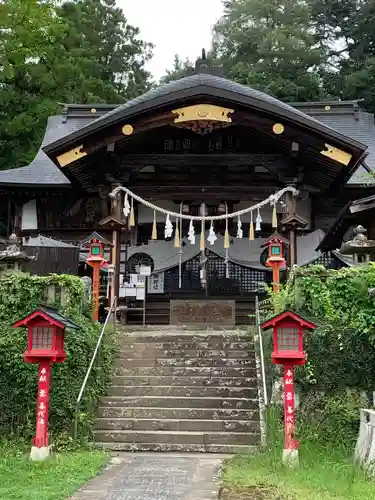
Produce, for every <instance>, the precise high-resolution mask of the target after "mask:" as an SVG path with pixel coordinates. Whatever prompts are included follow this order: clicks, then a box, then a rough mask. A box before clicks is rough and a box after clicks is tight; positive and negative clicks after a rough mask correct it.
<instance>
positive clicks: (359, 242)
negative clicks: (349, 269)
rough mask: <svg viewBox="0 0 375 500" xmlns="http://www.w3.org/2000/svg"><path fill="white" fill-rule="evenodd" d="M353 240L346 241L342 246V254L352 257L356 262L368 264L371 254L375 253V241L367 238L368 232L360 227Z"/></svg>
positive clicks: (357, 228)
mask: <svg viewBox="0 0 375 500" xmlns="http://www.w3.org/2000/svg"><path fill="white" fill-rule="evenodd" d="M353 233H354V237H353V239H352V240H349V241H346V242H345V243H343V244H342V245H341V248H340V253H342V254H343V255H352V256H353V260H354V262H356V263H358V262H368V261H369V260H370V255H371V253H373V252H375V240H369V239H368V238H367V235H366V233H367V230H366V229H365V228H364V227H363V226H361V225H359V226H357V227H356V228H355V229H354V230H353Z"/></svg>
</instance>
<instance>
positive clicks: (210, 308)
mask: <svg viewBox="0 0 375 500" xmlns="http://www.w3.org/2000/svg"><path fill="white" fill-rule="evenodd" d="M169 322H170V324H171V325H195V326H200V327H205V326H206V327H207V326H211V327H213V326H215V325H225V326H234V325H235V323H236V301H235V300H204V299H201V300H171V302H170V317H169Z"/></svg>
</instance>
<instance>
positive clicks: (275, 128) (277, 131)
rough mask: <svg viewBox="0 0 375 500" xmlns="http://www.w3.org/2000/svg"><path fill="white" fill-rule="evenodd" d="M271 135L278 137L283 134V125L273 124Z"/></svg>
mask: <svg viewBox="0 0 375 500" xmlns="http://www.w3.org/2000/svg"><path fill="white" fill-rule="evenodd" d="M272 130H273V133H274V134H277V135H280V134H282V133H283V132H284V130H285V129H284V125H283V124H282V123H275V125H274V126H273V127H272Z"/></svg>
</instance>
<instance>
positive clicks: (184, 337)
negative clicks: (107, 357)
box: [116, 330, 253, 346]
mask: <svg viewBox="0 0 375 500" xmlns="http://www.w3.org/2000/svg"><path fill="white" fill-rule="evenodd" d="M204 332H205V331H203V332H202V333H200V334H198V335H197V334H196V331H193V332H190V333H189V332H188V331H186V332H175V333H174V334H171V333H166V332H165V331H164V330H162V331H160V332H154V333H153V334H150V333H149V332H146V333H145V332H138V331H137V332H134V333H132V332H124V333H122V332H121V330H120V331H118V335H117V339H116V342H117V344H118V345H121V346H127V345H129V344H133V343H137V344H147V345H153V344H165V343H167V344H175V345H176V344H185V343H186V344H194V345H195V344H200V343H201V342H203V343H207V344H215V343H217V344H227V343H233V342H250V343H253V338H252V336H251V335H249V334H248V333H247V332H243V333H241V332H238V331H235V332H228V333H225V332H223V334H218V335H207V333H204Z"/></svg>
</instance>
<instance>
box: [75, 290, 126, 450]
mask: <svg viewBox="0 0 375 500" xmlns="http://www.w3.org/2000/svg"><path fill="white" fill-rule="evenodd" d="M116 304H117V297H115V298H114V299H113V301H112V304H111V307H110V309H109V311H108V314H107V317H106V319H105V322H104V325H103V328H102V330H101V332H100V335H99V338H98V341H97V343H96V346H95V350H94V354H93V355H92V358H91V361H90V365H89V367H88V369H87V372H86V375H85V378H84V380H83V384H82V386H81V390H80V391H79V394H78V398H77V401H76V408H75V416H74V431H73V439H74V441H76V440H77V433H78V409H79V404H80V402H81V399H82V396H83V393H84V392H85V389H86V384H87V381H88V379H89V376H90V373H91V370H92V367H93V364H94V362H95V358H96V356H97V354H98V352H99V349H100V344H101V343H102V339H103V336H104V332H105V330H106V328H107V326H108V323H109V320H110V317H111V313H112V311H114V325H115V324H116V313H115V311H116Z"/></svg>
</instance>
